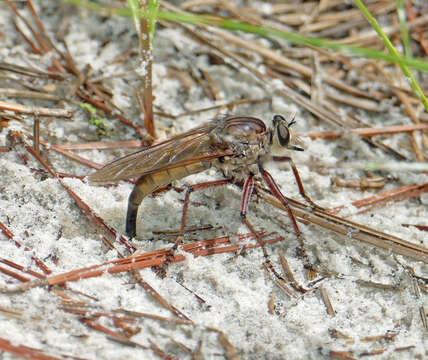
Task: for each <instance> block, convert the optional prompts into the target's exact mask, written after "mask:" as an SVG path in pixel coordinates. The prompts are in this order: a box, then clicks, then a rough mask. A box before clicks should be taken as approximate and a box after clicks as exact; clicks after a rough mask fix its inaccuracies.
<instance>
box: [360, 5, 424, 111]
mask: <svg viewBox="0 0 428 360" xmlns="http://www.w3.org/2000/svg"><path fill="white" fill-rule="evenodd" d="M354 2H355V4H356V5H357V6H358V7H359V9H360V10H361V12H362V13H363V14H364V16H365V17H366V19H367V21H368V22H369V23H370V25H371V26H372V27H373V29H375V30H376V32H377V33H378V35H379V36H380V38H381V39H382V41H383V43H384V44H385V46H386V48H387V49H388V50H389V52H390V53H391V54H392V55H393V56H394V57H396V58H397V59H398V58H400V59H403V57H402V56H400V54H398V52H397V50H396V49H395V47H394V45H392V43H391V41H390V40H389V39H388V37H387V36H386V35H385V33H384V32H383V30H382V28H381V27H380V26H379V24H378V23H377V21H376V19H375V18H374V17H373V16H372V15H371V14H370V12H369V11H368V10H367V8H366V7H365V6H364V4H363V2H362V1H361V0H354ZM397 63H398V65H399V66H400V68H401V70H402V71H403V73H404V76H406V78H407V79H408V80H409V82H410V84H411V86H412V88H413V90H414V91H415V93H416V95H417V96H418V97H419V99H420V100H421V102H422V103H423V104H424V107H425V110H426V111H428V101H427V99H426V97H425V94H424V93H423V91H422V89H421V87H420V86H419V84H418V82H417V81H416V78H415V77H414V76H413V74H412V72H411V71H410V70H409V68H408V67H407V65H406V64H405V63H404V62H397Z"/></svg>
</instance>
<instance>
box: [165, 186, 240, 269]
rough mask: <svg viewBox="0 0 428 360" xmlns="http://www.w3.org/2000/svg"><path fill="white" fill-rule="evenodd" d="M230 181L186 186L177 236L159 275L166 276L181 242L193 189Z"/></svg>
mask: <svg viewBox="0 0 428 360" xmlns="http://www.w3.org/2000/svg"><path fill="white" fill-rule="evenodd" d="M231 182H232V181H231V180H229V179H224V180H216V181H209V182H204V183H200V184H195V185H190V186H189V187H188V188H187V191H186V195H185V197H184V204H183V212H182V215H181V226H180V232H179V234H178V236H177V239H176V240H175V243H174V245H173V247H172V248H171V250H170V251H169V253H168V254H167V255H166V259H165V262H164V264H163V265H162V266H161V267H160V268H159V270H158V272H157V273H158V275H160V276H162V277H165V276H166V269H167V267H168V264H169V263H170V262H171V260H172V258H173V257H174V253H175V252H176V251H177V249H178V247H179V246H180V245H181V243H182V242H183V237H184V231H185V228H186V216H187V210H188V209H189V204H190V194H191V193H192V192H194V191H199V190H204V189H209V188H213V187H218V186H224V185H227V184H230V183H231Z"/></svg>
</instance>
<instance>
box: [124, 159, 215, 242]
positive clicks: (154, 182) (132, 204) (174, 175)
mask: <svg viewBox="0 0 428 360" xmlns="http://www.w3.org/2000/svg"><path fill="white" fill-rule="evenodd" d="M209 167H210V164H209V163H206V162H201V161H200V162H197V163H193V164H189V165H183V166H178V167H175V168H170V169H164V170H159V171H156V172H153V173H151V174H147V175H143V176H141V177H140V178H138V180H137V183H136V184H135V187H134V189H133V190H132V192H131V195H129V200H128V212H127V214H126V234H127V235H128V236H130V237H134V236H135V235H136V233H137V226H136V224H137V215H138V208H139V206H140V204H141V202H142V201H143V199H144V198H145V197H146V196H147V195H150V194H152V193H153V192H154V191H156V190H157V189H159V188H161V187H163V186H166V185H169V184H171V183H172V182H173V181H174V180H180V179H182V178H185V177H186V176H189V175H192V174H196V173H199V172H201V171H204V170H206V169H208V168H209Z"/></svg>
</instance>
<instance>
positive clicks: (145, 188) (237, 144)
mask: <svg viewBox="0 0 428 360" xmlns="http://www.w3.org/2000/svg"><path fill="white" fill-rule="evenodd" d="M294 123H295V121H294V120H291V121H290V122H289V123H288V122H287V121H286V120H285V119H284V117H282V116H281V115H275V116H274V117H273V120H272V123H271V125H270V126H269V127H267V126H266V125H265V124H264V122H263V121H262V120H260V119H257V118H255V117H249V116H229V117H225V118H221V119H218V120H214V121H211V122H208V123H206V124H204V125H202V126H199V127H196V128H194V129H192V130H190V131H188V132H185V133H183V134H179V135H177V136H174V137H172V138H170V139H168V140H165V141H163V142H161V143H158V144H155V145H153V146H150V147H147V148H145V149H142V150H140V151H137V152H135V153H133V154H130V155H127V156H125V157H122V158H120V159H118V160H115V161H113V162H111V163H109V164H107V165H105V166H104V167H103V168H102V169H100V170H99V171H97V172H96V173H94V174H92V175H90V176H89V180H90V182H91V184H95V185H97V184H98V185H100V184H104V183H108V182H117V181H119V180H124V179H130V178H138V180H137V182H136V185H135V187H134V189H133V190H132V192H131V194H130V196H129V201H128V211H127V215H126V234H127V235H128V236H130V237H134V236H135V235H136V220H137V213H138V208H139V206H140V204H141V202H142V201H143V199H144V198H145V197H146V196H147V195H149V194H152V193H153V192H155V191H156V190H158V189H160V188H162V187H164V186H166V185H169V184H171V182H173V181H174V180H179V179H182V178H184V177H187V176H189V175H191V174H196V173H199V172H202V171H204V170H207V169H209V168H211V167H214V168H216V169H218V170H219V171H220V172H221V173H222V174H223V176H224V177H225V179H224V180H219V181H212V182H207V183H202V184H196V185H193V186H190V187H189V189H188V191H187V193H186V197H185V203H184V208H183V215H182V222H181V230H180V233H184V227H185V217H186V213H187V207H188V204H189V196H190V193H191V192H192V191H194V190H200V189H203V188H209V187H214V186H221V185H225V184H227V183H234V184H243V194H242V201H241V217H242V219H243V221H244V223H245V224H246V225H247V227H248V228H249V230H250V231H251V232H252V233H253V234H254V236H255V237H256V238H257V239H258V240H259V242H260V244H262V240H261V239H259V236H258V235H257V232H256V231H255V229H254V227H253V226H252V225H251V223H250V222H249V221H248V220H247V218H246V213H247V207H248V202H249V199H250V196H251V194H252V192H253V190H254V184H255V180H259V181H260V180H264V181H265V183H266V184H267V185H268V187H269V189H270V191H271V192H272V194H273V195H274V196H275V197H276V198H278V200H280V201H281V203H282V204H283V205H284V206H285V207H286V208H287V210H288V213H289V215H290V218H291V221H292V224H293V227H294V230H295V232H296V235H297V237H298V239H299V242H300V243H301V245H302V248H303V240H301V238H300V234H301V233H300V230H299V228H298V225H297V222H296V220H295V218H294V216H293V213H292V211H291V208H290V206H289V204H288V201H287V199H286V198H285V197H284V196H283V195H282V193H281V191H280V189H279V187H278V186H277V185H276V183H275V181H274V180H273V178H272V176H271V175H270V174H269V173H268V172H267V171H266V170H265V169H264V168H263V165H264V163H265V162H266V161H268V160H274V161H281V162H283V161H287V162H289V163H290V165H291V167H292V170H293V173H294V176H295V178H296V181H297V184H298V187H299V191H300V193H301V195H302V196H303V197H304V198H305V199H306V200H307V201H308V202H310V203H311V204H313V203H312V201H311V200H310V199H309V197H307V196H306V195H305V193H304V190H303V186H302V182H301V180H300V177H299V174H298V172H297V168H296V166H295V165H294V163H293V161H292V160H291V158H290V157H284V156H275V155H273V154H272V153H273V152H274V151H275V148H285V149H289V150H295V151H303V149H302V148H301V147H299V146H298V145H296V139H295V137H294V136H293V133H292V131H291V129H290V127H291V126H292V125H293V124H294ZM181 235H182V234H181ZM263 248H264V246H263ZM264 252H265V249H264ZM265 257H267V255H266V253H265ZM306 257H307V256H306Z"/></svg>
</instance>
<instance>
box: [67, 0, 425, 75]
mask: <svg viewBox="0 0 428 360" xmlns="http://www.w3.org/2000/svg"><path fill="white" fill-rule="evenodd" d="M62 1H65V2H68V3H70V4H73V5H76V6H82V7H86V8H88V9H90V10H92V11H96V12H98V13H101V14H103V15H113V14H114V15H119V16H128V17H129V16H132V14H131V12H130V10H129V9H127V8H112V7H110V8H108V7H105V6H101V5H98V4H95V3H93V2H90V1H86V0H62ZM141 16H143V12H141ZM158 18H159V19H162V20H166V21H171V22H177V23H182V22H185V23H190V24H207V25H212V26H217V27H221V28H224V29H228V30H235V31H236V30H239V31H244V32H247V33H253V34H258V35H260V36H263V37H276V38H280V39H284V40H287V41H290V42H291V43H295V44H303V45H312V46H316V47H322V48H325V49H330V50H335V51H343V52H346V53H349V54H352V55H356V56H361V57H364V58H369V59H378V60H384V61H387V62H390V63H393V64H404V65H407V66H409V67H411V68H413V69H415V70H418V71H424V72H428V62H427V61H424V60H421V59H417V58H410V57H404V56H394V55H392V54H388V53H385V52H383V51H378V50H373V49H368V48H363V47H358V46H352V45H347V44H341V43H340V42H337V41H331V40H326V39H322V38H313V37H308V36H303V35H300V34H297V33H292V32H287V31H281V30H276V29H270V28H265V27H263V26H257V25H251V24H248V23H244V22H237V21H232V20H228V19H221V18H214V17H210V16H202V15H196V14H191V13H176V12H170V11H158Z"/></svg>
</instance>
